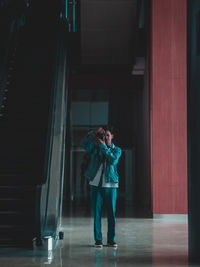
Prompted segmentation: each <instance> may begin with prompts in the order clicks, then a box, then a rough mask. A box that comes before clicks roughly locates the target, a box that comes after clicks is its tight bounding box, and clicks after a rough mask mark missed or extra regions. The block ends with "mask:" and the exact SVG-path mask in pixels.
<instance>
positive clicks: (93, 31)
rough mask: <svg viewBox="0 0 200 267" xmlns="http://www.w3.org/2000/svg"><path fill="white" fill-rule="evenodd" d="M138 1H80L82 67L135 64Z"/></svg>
mask: <svg viewBox="0 0 200 267" xmlns="http://www.w3.org/2000/svg"><path fill="white" fill-rule="evenodd" d="M137 2H138V0H81V1H80V34H81V37H80V38H81V41H80V46H81V48H80V51H81V63H82V64H83V65H88V64H89V65H129V64H131V63H132V62H133V50H134V37H135V32H136V27H137V25H136V24H137V23H136V21H137V19H136V17H137Z"/></svg>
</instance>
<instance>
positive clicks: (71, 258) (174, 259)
mask: <svg viewBox="0 0 200 267" xmlns="http://www.w3.org/2000/svg"><path fill="white" fill-rule="evenodd" d="M63 225H64V228H63V230H64V234H65V237H64V240H60V241H58V246H57V249H56V250H55V251H54V253H53V255H51V257H48V254H47V253H46V254H45V252H41V251H31V250H25V249H24V250H20V249H0V266H2V267H11V266H12V267H13V266H14V267H19V266H20V267H28V266H29V267H30V266H34V267H37V266H48V265H50V266H52V267H54V266H55V267H65V266H66V267H68V266H72V267H73V266H81V267H84V266H87V267H90V266H92V267H103V266H105V267H120V266H121V267H129V266H136V267H140V266H141V267H150V266H153V267H154V266H155V267H169V266H174V267H175V266H176V267H177V266H180V267H189V266H193V267H197V266H199V265H198V264H197V265H195V264H188V255H187V253H188V244H187V220H186V219H184V218H183V219H181V220H180V217H179V219H173V220H171V219H169V218H168V219H166V218H165V219H163V218H161V219H136V218H135V219H133V218H118V219H117V231H116V233H117V243H118V248H117V249H114V248H111V247H107V246H106V245H105V244H106V243H107V240H106V235H107V220H106V218H103V220H102V229H103V244H104V246H103V248H102V249H97V248H95V247H94V240H93V219H92V218H91V217H70V216H69V217H65V218H64V220H63Z"/></svg>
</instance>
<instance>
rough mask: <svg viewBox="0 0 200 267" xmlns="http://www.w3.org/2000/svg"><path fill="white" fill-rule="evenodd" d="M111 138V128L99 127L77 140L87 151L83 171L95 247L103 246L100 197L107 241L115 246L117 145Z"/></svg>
mask: <svg viewBox="0 0 200 267" xmlns="http://www.w3.org/2000/svg"><path fill="white" fill-rule="evenodd" d="M113 138H114V135H113V131H112V128H109V127H100V128H99V129H97V130H95V131H91V132H89V133H88V134H87V136H86V137H85V138H83V140H82V141H81V146H82V147H83V148H84V149H85V150H86V151H87V152H89V153H90V162H89V165H88V167H87V169H86V171H85V173H84V175H85V177H86V178H87V179H88V180H89V184H90V186H91V201H92V208H93V214H94V239H95V247H99V248H102V247H103V244H102V232H101V212H102V204H103V199H104V198H105V203H106V208H107V218H108V232H107V245H108V246H112V247H117V243H116V242H115V240H116V237H115V228H116V220H115V207H116V199H117V188H118V181H119V175H118V173H117V163H118V161H119V158H120V156H121V149H120V148H119V147H116V146H115V145H114V144H113V143H112V139H113Z"/></svg>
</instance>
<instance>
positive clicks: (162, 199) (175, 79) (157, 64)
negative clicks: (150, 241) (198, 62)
mask: <svg viewBox="0 0 200 267" xmlns="http://www.w3.org/2000/svg"><path fill="white" fill-rule="evenodd" d="M186 20H187V1H186V0H176V1H174V0H162V1H160V0H152V99H151V101H152V103H151V105H152V117H151V123H152V125H151V131H152V136H151V138H152V140H151V142H152V146H151V148H152V162H151V164H152V183H153V187H152V190H153V213H154V214H156V213H157V214H158V213H163V214H167V213H168V214H169V213H175V214H176V213H177V214H178V213H187V73H186V67H187V65H186V64H187V60H186V38H187V25H186Z"/></svg>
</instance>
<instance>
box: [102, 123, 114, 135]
mask: <svg viewBox="0 0 200 267" xmlns="http://www.w3.org/2000/svg"><path fill="white" fill-rule="evenodd" d="M102 128H103V129H104V131H109V132H110V133H111V134H114V127H113V126H111V125H104V126H102Z"/></svg>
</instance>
